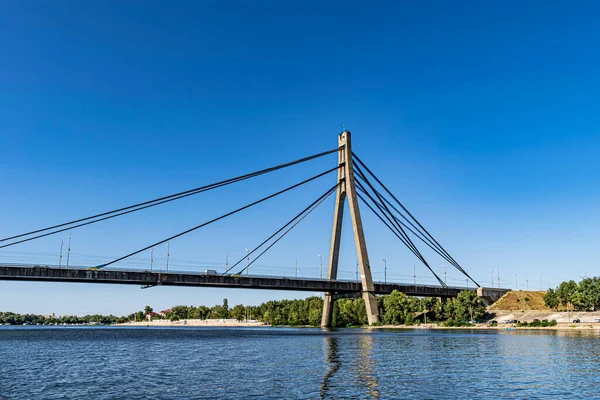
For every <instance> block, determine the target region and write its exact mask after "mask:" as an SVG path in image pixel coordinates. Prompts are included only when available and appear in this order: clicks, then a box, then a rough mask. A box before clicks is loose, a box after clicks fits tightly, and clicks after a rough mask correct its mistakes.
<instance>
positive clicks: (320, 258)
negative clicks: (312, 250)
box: [317, 254, 323, 280]
mask: <svg viewBox="0 0 600 400" xmlns="http://www.w3.org/2000/svg"><path fill="white" fill-rule="evenodd" d="M317 255H318V256H319V276H320V277H321V280H323V256H322V255H320V254H317Z"/></svg>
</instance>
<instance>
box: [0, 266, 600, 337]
mask: <svg viewBox="0 0 600 400" xmlns="http://www.w3.org/2000/svg"><path fill="white" fill-rule="evenodd" d="M511 296H512V297H511ZM542 296H543V302H544V305H543V306H542V305H541V302H542ZM537 299H539V300H537ZM534 300H535V301H534ZM533 303H535V304H537V307H536V308H537V310H536V309H522V308H521V309H519V308H517V309H515V308H511V309H509V310H497V309H496V308H497V307H498V306H500V305H502V304H505V305H511V307H512V306H517V305H518V307H521V305H525V304H527V305H532V304H533ZM538 303H540V304H538ZM377 305H378V307H379V315H380V321H381V323H380V324H377V325H376V326H372V327H369V326H368V323H367V314H366V309H365V305H364V302H363V300H362V299H339V300H337V301H336V302H335V304H334V309H333V323H332V326H333V327H334V328H339V327H368V328H374V329H380V328H399V329H409V328H410V329H413V328H417V329H448V328H467V329H511V330H512V329H529V330H532V329H600V311H598V310H600V278H597V277H594V278H584V279H583V280H582V281H580V282H579V283H576V282H574V281H572V280H571V281H568V282H562V283H561V284H560V285H559V286H558V287H557V288H556V289H549V290H548V291H547V292H545V293H544V292H524V291H514V292H508V293H507V294H506V295H505V296H504V297H503V298H502V299H500V300H499V301H498V302H496V303H495V304H494V305H492V306H491V307H487V308H486V305H485V304H484V303H483V302H482V301H481V299H479V298H478V297H477V294H476V292H475V291H473V290H470V291H469V290H465V291H463V292H461V293H459V294H458V296H457V297H456V298H452V299H447V300H442V299H439V298H434V297H422V298H418V297H410V296H407V295H405V294H404V293H400V292H397V291H394V292H392V293H391V294H389V295H383V296H377ZM542 308H543V309H542ZM552 309H554V310H555V311H551V310H552ZM322 310H323V299H322V298H321V297H316V296H313V297H308V298H306V299H297V300H281V301H268V302H265V303H262V304H261V305H259V306H245V305H243V304H238V305H236V306H234V307H229V303H228V301H227V299H223V302H222V304H219V305H215V306H212V307H208V306H204V305H201V306H186V305H178V306H174V307H172V308H170V309H168V310H163V311H160V312H155V311H154V310H153V309H152V307H150V306H146V307H145V308H144V310H141V311H138V312H135V313H132V314H129V315H127V316H121V317H117V316H114V315H108V316H104V315H86V316H81V317H80V316H74V315H71V316H56V315H54V314H52V315H48V316H44V315H34V314H24V315H21V314H16V313H12V312H0V325H118V326H232V327H240V326H290V327H296V326H297V327H306V326H309V327H318V326H320V324H321V313H322ZM565 310H566V311H565Z"/></svg>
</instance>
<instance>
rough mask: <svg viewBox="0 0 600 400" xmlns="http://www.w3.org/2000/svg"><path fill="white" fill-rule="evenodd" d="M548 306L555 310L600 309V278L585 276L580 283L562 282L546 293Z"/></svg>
mask: <svg viewBox="0 0 600 400" xmlns="http://www.w3.org/2000/svg"><path fill="white" fill-rule="evenodd" d="M544 302H545V303H546V306H547V307H548V308H551V309H555V310H557V311H558V310H559V309H562V310H565V309H566V310H575V311H595V310H599V309H600V278H598V277H593V278H584V279H582V280H581V281H579V283H577V282H575V281H573V280H570V281H565V282H562V283H561V284H560V285H558V287H557V288H556V289H552V288H551V289H548V291H547V292H546V294H545V295H544Z"/></svg>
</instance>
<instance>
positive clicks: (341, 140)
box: [321, 131, 379, 327]
mask: <svg viewBox="0 0 600 400" xmlns="http://www.w3.org/2000/svg"><path fill="white" fill-rule="evenodd" d="M350 139H351V136H350V132H348V131H345V132H342V133H341V134H340V135H339V137H338V145H339V147H340V151H339V153H338V162H339V164H340V169H339V170H338V179H340V180H342V179H343V180H344V182H343V183H342V184H341V185H340V186H339V187H338V191H337V194H336V206H335V211H334V220H333V233H332V240H331V247H330V255H329V272H328V275H327V278H328V279H336V278H337V269H338V260H339V251H340V239H341V235H342V216H343V212H344V202H345V201H344V200H345V197H347V198H348V205H349V207H350V217H351V219H352V230H353V231H354V242H355V245H356V253H357V256H358V265H359V268H360V276H361V282H362V298H363V300H364V301H365V306H366V309H367V317H368V319H369V325H372V324H374V323H377V322H379V309H378V308H377V299H376V298H375V287H374V285H373V278H372V276H371V265H370V263H369V255H368V252H367V243H366V241H365V234H364V230H363V226H362V219H361V217H360V209H359V207H358V198H357V195H356V186H355V184H354V170H353V167H352V145H351V140H350ZM346 194H347V196H346ZM332 317H333V296H332V293H327V294H326V295H325V303H324V305H323V317H322V320H321V326H324V327H327V326H331V319H332Z"/></svg>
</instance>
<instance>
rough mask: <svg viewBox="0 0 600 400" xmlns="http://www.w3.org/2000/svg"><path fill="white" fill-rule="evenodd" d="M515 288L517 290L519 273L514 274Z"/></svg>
mask: <svg viewBox="0 0 600 400" xmlns="http://www.w3.org/2000/svg"><path fill="white" fill-rule="evenodd" d="M515 290H519V273H518V272H517V273H516V274H515Z"/></svg>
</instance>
